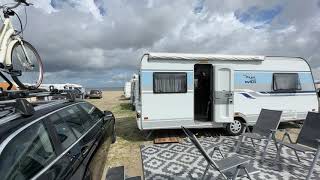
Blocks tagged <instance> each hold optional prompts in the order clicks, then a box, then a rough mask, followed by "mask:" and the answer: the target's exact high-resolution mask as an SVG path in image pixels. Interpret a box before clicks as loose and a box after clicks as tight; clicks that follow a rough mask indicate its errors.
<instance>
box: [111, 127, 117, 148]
mask: <svg viewBox="0 0 320 180" xmlns="http://www.w3.org/2000/svg"><path fill="white" fill-rule="evenodd" d="M116 141H117V134H116V125H113V132H112V144H113V143H115V142H116Z"/></svg>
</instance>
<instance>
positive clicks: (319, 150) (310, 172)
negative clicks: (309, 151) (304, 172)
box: [306, 148, 320, 180]
mask: <svg viewBox="0 0 320 180" xmlns="http://www.w3.org/2000/svg"><path fill="white" fill-rule="evenodd" d="M319 156H320V148H318V149H317V152H316V154H315V156H314V158H313V161H312V164H311V167H310V169H309V172H308V176H307V178H306V180H309V179H310V178H311V176H312V172H313V169H314V166H315V165H316V164H317V160H318V158H319Z"/></svg>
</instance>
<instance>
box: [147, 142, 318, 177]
mask: <svg viewBox="0 0 320 180" xmlns="http://www.w3.org/2000/svg"><path fill="white" fill-rule="evenodd" d="M237 138H238V137H229V136H221V137H206V138H199V141H200V143H201V145H202V146H203V147H204V148H205V149H206V151H207V152H208V153H211V152H212V151H213V148H214V147H215V145H217V144H218V145H219V147H220V149H221V151H222V153H223V154H224V156H225V157H228V156H230V155H232V153H233V147H234V144H235V141H236V139H237ZM255 143H256V144H257V145H258V146H256V148H253V147H252V144H251V143H250V142H249V141H247V142H246V143H243V147H248V148H242V149H241V150H240V152H239V153H238V154H239V156H245V157H250V158H252V160H251V162H250V163H251V164H253V166H254V167H255V168H256V169H258V170H259V172H258V173H255V174H253V175H252V177H253V179H256V180H265V179H267V180H273V179H279V180H293V179H305V178H306V176H307V174H308V170H309V167H310V164H311V162H312V160H313V155H310V154H308V155H306V154H302V153H301V154H299V157H300V159H301V162H298V161H297V159H296V156H295V155H294V152H293V151H292V150H291V149H288V148H286V147H283V148H282V151H281V152H282V153H281V159H280V162H275V157H276V148H275V146H274V144H271V145H269V147H268V153H267V156H266V158H265V161H264V162H263V163H261V157H262V149H263V147H262V145H264V143H265V141H255ZM259 145H260V146H261V147H259ZM141 157H142V163H143V170H144V177H145V179H146V180H149V179H150V180H164V179H170V180H171V179H172V180H173V179H201V177H202V175H203V172H204V170H205V168H206V166H207V163H206V161H205V160H204V158H203V157H202V156H201V154H200V153H199V152H198V150H197V149H196V147H195V146H194V145H193V144H192V143H191V142H190V141H189V139H185V140H184V141H183V142H182V143H179V144H157V145H148V146H144V145H142V146H141ZM221 158H222V157H221V156H220V155H219V153H218V152H217V151H216V152H215V155H214V156H213V159H214V160H219V159H221ZM319 161H320V160H319ZM218 176H219V173H218V172H217V171H215V170H214V169H212V168H211V169H210V170H209V171H208V173H207V175H206V177H205V179H215V178H216V177H218ZM241 179H243V180H244V179H247V178H246V177H243V178H241ZM312 179H317V180H320V167H319V163H318V165H316V167H315V169H314V172H313V176H312Z"/></svg>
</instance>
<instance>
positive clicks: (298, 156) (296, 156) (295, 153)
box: [293, 150, 301, 162]
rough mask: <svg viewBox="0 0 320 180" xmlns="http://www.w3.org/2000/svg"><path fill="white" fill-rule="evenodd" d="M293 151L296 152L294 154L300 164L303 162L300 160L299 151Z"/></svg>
mask: <svg viewBox="0 0 320 180" xmlns="http://www.w3.org/2000/svg"><path fill="white" fill-rule="evenodd" d="M293 151H294V154H295V155H296V157H297V159H298V162H301V160H300V158H299V156H298V153H297V151H296V150H293Z"/></svg>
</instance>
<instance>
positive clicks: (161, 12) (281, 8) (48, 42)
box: [0, 0, 320, 87]
mask: <svg viewBox="0 0 320 180" xmlns="http://www.w3.org/2000/svg"><path fill="white" fill-rule="evenodd" d="M2 1H9V0H0V2H2ZM29 1H30V2H32V3H34V6H33V7H30V8H27V12H28V26H27V29H26V30H25V35H24V38H25V39H26V40H28V41H30V42H31V43H32V44H33V45H34V46H35V47H36V48H37V49H38V51H39V53H40V55H41V57H42V59H43V62H44V65H45V71H46V73H45V83H66V82H69V83H80V84H83V85H84V86H87V87H106V86H114V87H119V86H122V85H123V83H124V81H126V80H127V79H129V78H130V77H131V74H132V73H134V72H136V71H137V69H138V67H139V62H140V58H141V56H142V55H143V53H145V52H148V51H156V52H187V53H218V54H254V55H256V54H259V55H283V56H301V57H304V58H306V59H307V60H308V61H309V62H310V64H311V66H312V68H313V72H314V76H315V79H318V80H319V79H320V61H319V60H320V1H319V0H308V1H301V0H281V1H280V0H279V1H275V0H268V1H263V2H262V1H256V0H237V1H235V0H224V1H221V0H174V1H172V0H29ZM19 14H20V15H21V17H22V19H23V21H24V17H25V15H24V11H23V9H20V10H19Z"/></svg>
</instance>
